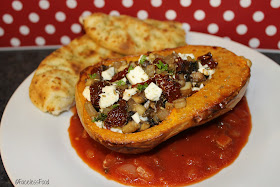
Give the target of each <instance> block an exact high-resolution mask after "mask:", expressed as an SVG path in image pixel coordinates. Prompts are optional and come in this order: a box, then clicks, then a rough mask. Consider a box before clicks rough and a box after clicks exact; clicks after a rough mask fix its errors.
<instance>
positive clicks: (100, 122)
mask: <svg viewBox="0 0 280 187" xmlns="http://www.w3.org/2000/svg"><path fill="white" fill-rule="evenodd" d="M94 123H95V124H96V126H97V127H99V128H101V129H102V128H103V127H104V122H103V121H96V122H94Z"/></svg>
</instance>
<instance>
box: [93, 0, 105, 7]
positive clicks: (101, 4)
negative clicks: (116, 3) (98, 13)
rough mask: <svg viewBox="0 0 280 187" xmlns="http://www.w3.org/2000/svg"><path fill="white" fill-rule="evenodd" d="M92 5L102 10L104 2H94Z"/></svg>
mask: <svg viewBox="0 0 280 187" xmlns="http://www.w3.org/2000/svg"><path fill="white" fill-rule="evenodd" d="M93 4H94V6H96V7H97V8H102V7H104V6H105V1H104V0H94V2H93Z"/></svg>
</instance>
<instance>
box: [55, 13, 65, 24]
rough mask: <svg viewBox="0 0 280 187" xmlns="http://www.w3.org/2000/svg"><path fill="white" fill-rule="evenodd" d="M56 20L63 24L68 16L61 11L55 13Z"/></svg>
mask: <svg viewBox="0 0 280 187" xmlns="http://www.w3.org/2000/svg"><path fill="white" fill-rule="evenodd" d="M55 19H56V20H57V21H59V22H63V21H65V19H66V15H65V13H64V12H61V11H59V12H57V13H55Z"/></svg>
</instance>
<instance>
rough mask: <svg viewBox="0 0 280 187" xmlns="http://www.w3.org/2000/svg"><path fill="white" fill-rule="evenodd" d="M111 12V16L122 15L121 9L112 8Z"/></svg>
mask: <svg viewBox="0 0 280 187" xmlns="http://www.w3.org/2000/svg"><path fill="white" fill-rule="evenodd" d="M109 14H110V15H111V16H119V15H120V13H119V11H117V10H112V11H111V12H110V13H109Z"/></svg>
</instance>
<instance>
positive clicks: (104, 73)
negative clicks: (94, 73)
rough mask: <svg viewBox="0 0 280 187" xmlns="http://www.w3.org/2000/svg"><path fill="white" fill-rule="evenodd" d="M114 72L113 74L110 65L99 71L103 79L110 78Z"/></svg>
mask: <svg viewBox="0 0 280 187" xmlns="http://www.w3.org/2000/svg"><path fill="white" fill-rule="evenodd" d="M114 74H115V68H114V67H110V68H109V69H107V70H105V71H102V73H101V75H102V77H103V79H104V80H111V79H112V77H113V76H114Z"/></svg>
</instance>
